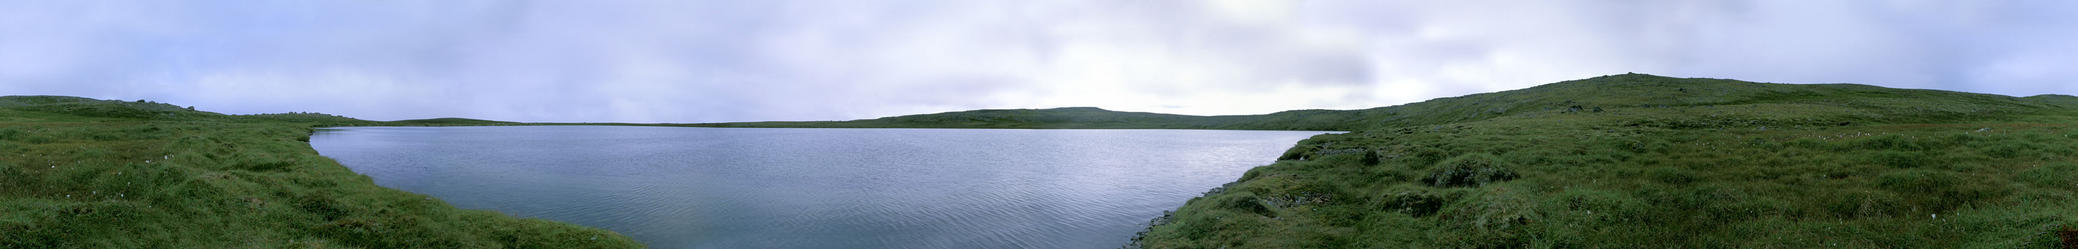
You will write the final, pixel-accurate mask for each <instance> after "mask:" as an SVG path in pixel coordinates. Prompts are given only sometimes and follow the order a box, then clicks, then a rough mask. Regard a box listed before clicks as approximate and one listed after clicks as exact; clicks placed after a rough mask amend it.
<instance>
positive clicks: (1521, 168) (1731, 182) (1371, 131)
mask: <svg viewBox="0 0 2078 249" xmlns="http://www.w3.org/2000/svg"><path fill="white" fill-rule="evenodd" d="M0 107H4V108H0V158H5V159H6V160H0V176H4V178H0V211H6V212H5V213H4V214H0V233H4V234H6V236H0V245H10V246H14V245H19V246H14V247H22V248H85V247H94V248H104V247H146V246H170V247H241V248H247V247H249V248H277V247H295V248H339V247H362V248H399V247H409V248H464V247H466V248H571V247H577V248H623V247H639V246H640V245H639V244H637V243H636V242H634V241H632V240H629V239H628V238H626V237H625V236H620V235H618V234H614V233H612V232H610V231H604V230H599V229H594V228H584V227H579V226H574V225H568V224H562V223H556V222H551V221H543V220H535V219H515V218H512V217H509V216H505V215H501V214H497V213H494V212H489V211H480V210H460V209H455V208H453V207H451V206H448V205H446V204H444V203H441V202H439V201H438V200H436V199H433V198H430V197H425V196H423V195H417V194H412V193H406V192H402V191H397V190H391V189H386V188H381V187H378V186H374V185H373V184H372V182H370V181H369V180H368V179H367V178H366V177H365V176H360V175H358V174H355V173H352V172H351V171H348V170H346V168H345V167H343V166H339V165H338V164H337V163H336V162H333V161H331V160H330V159H327V158H323V157H322V156H318V155H317V154H316V153H315V151H312V150H311V149H310V147H309V144H308V143H307V139H308V136H309V134H310V132H311V131H312V129H314V128H316V127H338V126H475V125H486V126H505V125H632V126H678V127H743V128H781V127H784V128H985V129H1237V130H1332V131H1348V132H1347V133H1339V134H1327V135H1319V136H1315V137H1313V138H1310V139H1307V140H1304V141H1301V142H1300V143H1299V144H1298V145H1296V146H1294V147H1293V148H1291V149H1290V150H1288V151H1287V152H1286V153H1285V154H1284V155H1283V156H1281V157H1280V158H1279V160H1278V161H1277V162H1276V163H1274V164H1271V165H1266V166H1262V167H1257V168H1254V169H1251V170H1249V171H1248V172H1247V173H1246V174H1245V175H1244V176H1243V177H1242V178H1240V179H1238V180H1236V181H1235V182H1233V183H1229V184H1227V185H1225V186H1222V187H1220V188H1216V189H1213V190H1211V191H1208V192H1207V193H1206V194H1205V195H1204V196H1202V197H1198V198H1193V199H1192V200H1190V201H1189V202H1188V203H1187V204H1185V205H1184V206H1182V207H1179V208H1178V209H1177V211H1175V212H1173V213H1169V214H1166V215H1164V216H1163V217H1159V218H1156V219H1154V220H1153V221H1151V222H1150V226H1149V227H1148V229H1147V230H1146V231H1143V232H1142V233H1141V234H1139V235H1137V236H1135V238H1134V240H1133V241H1132V242H1131V243H1130V244H1129V245H1128V247H1141V248H1409V247H1413V248H1526V247H1528V248H1577V247H1586V248H1665V247H1703V248H1720V247H1723V248H1730V247H1740V248H1747V247H1758V248H1803V247H1825V248H1899V247H1904V248H2057V247H2072V246H2078V244H2074V243H2078V241H2074V239H2073V238H2078V97H2072V96H2067V95H2040V96H2031V97H2024V98H2023V97H2010V96H1999V95H1988V94H1972V93H1960V92H1948V91H1935V90H1913V89H1890V88H1882V87H1874V86H1866V85H1852V84H1814V85H1788V84H1768V83H1753V82H1743V81H1735V80H1723V79H1696V78H1669V77H1659V76H1651V75H1636V74H1626V75H1612V76H1604V77H1596V78H1590V79H1583V80H1575V81H1567V82H1559V83H1553V84H1547V85H1543V86H1538V87H1532V88H1528V89H1521V90H1512V91H1503V92H1495V93H1485V94H1474V95H1467V96H1460V97H1451V98H1439V99H1435V100H1429V101H1425V102H1421V103H1413V104H1407V105H1399V106H1388V107H1379V108H1370V109H1362V110H1302V111H1287V112H1279V113H1273V114H1264V115H1235V116H1188V115H1170V114H1155V113H1134V112H1114V111H1108V110H1102V109H1096V108H1056V109H1037V110H1032V109H1018V110H976V111H963V112H948V113H938V114H922V115H910V116H898V117H888V118H880V119H867V120H854V121H817V122H750V123H707V124H626V123H515V122H500V121H488V120H474V119H460V118H440V119H424V120H402V121H387V122H384V121H366V120H358V119H352V118H346V117H340V116H333V115H325V114H314V113H289V114H264V115H222V114H215V113H208V112H199V111H194V110H193V109H184V108H179V107H175V106H171V105H165V104H159V103H150V102H122V101H104V100H90V99H82V98H71V97H49V96H9V97H0ZM9 156H11V157H9ZM153 158H157V159H153ZM68 161H69V163H68ZM37 166H46V167H43V168H39V167H37ZM117 182H121V183H120V184H118V183H117ZM110 194H113V196H110Z"/></svg>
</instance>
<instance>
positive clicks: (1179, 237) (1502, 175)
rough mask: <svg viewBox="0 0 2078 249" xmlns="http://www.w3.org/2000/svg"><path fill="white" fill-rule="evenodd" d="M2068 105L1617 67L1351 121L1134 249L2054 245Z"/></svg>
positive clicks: (2062, 99)
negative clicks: (1610, 72) (1611, 72)
mask: <svg viewBox="0 0 2078 249" xmlns="http://www.w3.org/2000/svg"><path fill="white" fill-rule="evenodd" d="M2070 99H2072V98H2071V97H2069V96H2060V95H2043V96H2037V97H2028V98H2014V97H2006V96H1998V95H1984V94H1970V93H1959V92H1945V91H1932V90H1907V89H1887V88H1880V87H1872V86H1863V85H1844V84H1835V85H1786V84H1765V83H1750V82H1739V81H1730V80H1715V79H1681V78H1666V77H1658V76H1649V75H1618V76H1608V77H1599V78H1593V79H1586V80H1578V81H1568V82H1560V83H1555V84H1549V85H1544V86H1538V87H1533V88H1528V89H1523V90H1515V91H1505V92H1498V93H1488V94H1477V95H1470V96H1464V97H1456V98H1444V99H1437V100H1431V101H1428V102H1422V103H1416V104H1409V105H1403V106H1395V107H1386V108H1376V109H1367V110H1357V111H1353V112H1359V113H1366V115H1367V116H1366V117H1364V118H1358V119H1360V120H1368V122H1367V123H1366V124H1363V125H1351V126H1347V127H1343V128H1348V129H1349V130H1350V131H1351V132H1349V133H1344V134H1331V135H1320V136H1316V137H1314V138H1311V139H1307V140H1305V141H1302V142H1300V144H1299V145H1298V146H1296V147H1294V148H1292V149H1291V150H1290V151H1288V152H1287V153H1286V154H1285V155H1284V156H1283V157H1282V158H1281V160H1279V161H1278V162H1277V163H1275V164H1272V165H1268V166H1263V167H1258V168H1255V169H1252V170H1250V171H1249V172H1247V174H1245V175H1244V176H1243V177H1242V178H1241V179H1239V180H1238V181H1236V182H1234V183H1230V184H1228V185H1227V186H1225V187H1223V188H1220V189H1216V190H1214V191H1210V192H1208V193H1206V195H1205V196H1203V197H1198V198H1194V199H1192V200H1191V201H1189V203H1188V204H1186V205H1184V206H1183V207H1180V208H1178V209H1177V210H1176V211H1175V212H1173V213H1171V214H1169V215H1168V216H1166V217H1162V218H1159V219H1156V220H1155V222H1154V223H1155V224H1157V225H1155V226H1152V227H1150V228H1149V229H1148V230H1147V231H1145V232H1144V233H1143V234H1142V236H1141V237H1140V238H1137V239H1136V241H1135V242H1134V244H1132V245H1130V247H1144V248H2059V247H2061V246H2059V243H2069V242H2067V241H2062V240H2063V239H2060V238H2058V236H2059V235H2058V234H2059V233H2073V232H2069V231H2071V230H2072V229H2073V228H2078V192H2074V191H2078V109H2074V108H2078V105H2072V104H2071V103H2073V102H2072V101H2071V100H2070ZM1574 106H1580V107H1581V108H1579V109H1577V110H1576V109H1574V108H1573V107H1574ZM1596 107H1599V108H1600V109H1602V110H1603V111H1601V112H1594V111H1593V110H1594V109H1595V108H1596ZM1294 199H1298V200H1309V201H1301V202H1292V201H1287V200H1294Z"/></svg>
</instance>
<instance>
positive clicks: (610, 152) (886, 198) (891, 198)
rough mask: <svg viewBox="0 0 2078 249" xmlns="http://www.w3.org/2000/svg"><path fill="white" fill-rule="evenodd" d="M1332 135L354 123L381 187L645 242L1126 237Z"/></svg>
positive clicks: (1117, 240)
mask: <svg viewBox="0 0 2078 249" xmlns="http://www.w3.org/2000/svg"><path fill="white" fill-rule="evenodd" d="M1322 133H1323V132H1283V131H1204V130H973V129H730V128H677V127H626V126H520V127H358V128H337V129H323V130H321V131H319V132H318V133H317V134H316V135H314V136H313V137H311V140H310V144H311V146H312V147H315V148H316V149H317V150H318V152H319V153H321V154H324V155H325V156H327V157H331V158H333V159H337V160H338V161H339V162H340V163H342V164H345V165H346V166H347V167H348V168H352V169H353V170H354V171H355V172H359V173H361V174H365V175H368V176H369V177H373V178H374V179H375V183H376V184H379V185H382V186H385V187H390V188H396V189H402V190H405V191H411V192H416V193H421V194H426V195H431V196H433V197H438V198H441V199H443V200H446V201H447V202H448V203H450V204H453V205H455V206H459V207H462V208H470V209H489V210H497V211H499V212H504V213H507V214H512V215H515V216H522V217H534V218H543V219H549V220H556V221H563V222H570V223H575V224H580V225H586V226H592V227H599V228H605V229H608V230H613V231H616V232H620V233H622V234H626V235H628V236H631V237H634V238H635V239H636V240H640V241H642V242H643V243H646V244H648V245H649V246H650V247H651V248H1117V247H1118V246H1120V245H1123V244H1124V243H1125V242H1126V240H1127V238H1130V237H1132V234H1133V233H1134V232H1138V231H1139V230H1140V229H1142V228H1143V227H1144V226H1145V225H1146V223H1147V221H1148V219H1151V218H1154V217H1156V216H1160V215H1161V213H1162V211H1164V210H1171V209H1174V208H1176V207H1178V206H1181V205H1182V204H1183V202H1184V201H1185V200H1188V199H1190V198H1191V197H1194V196H1197V195H1199V194H1201V193H1203V192H1204V191H1205V190H1208V189H1211V188H1213V187H1216V186H1219V185H1220V184H1223V183H1226V182H1231V181H1233V180H1234V179H1237V178H1239V177H1240V176H1241V173H1243V172H1245V171H1247V170H1248V169H1249V168H1250V167H1254V166H1259V165H1265V164H1269V163H1271V162H1273V161H1274V160H1275V159H1276V158H1277V156H1278V155H1279V154H1280V153H1282V152H1283V151H1284V150H1285V149H1286V148H1289V147H1291V146H1292V145H1293V144H1294V143H1296V142H1298V141H1299V140H1301V139H1305V138H1306V137H1308V136H1312V135H1316V134H1322Z"/></svg>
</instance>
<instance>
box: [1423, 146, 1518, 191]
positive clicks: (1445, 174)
mask: <svg viewBox="0 0 2078 249" xmlns="http://www.w3.org/2000/svg"><path fill="white" fill-rule="evenodd" d="M1516 177H1518V175H1516V173H1515V170H1513V169H1509V166H1508V165H1507V163H1506V162H1505V161H1502V160H1501V159H1500V158H1499V157H1495V156H1494V155H1493V154H1487V153H1471V154H1465V155H1460V156H1457V157H1452V158H1450V159H1446V160H1443V162H1440V163H1437V164H1436V166H1435V167H1432V168H1431V169H1430V170H1429V175H1428V176H1427V177H1423V178H1422V179H1421V181H1422V182H1423V183H1428V184H1429V185H1430V186H1437V187H1477V186H1480V185H1486V184H1489V183H1496V182H1501V181H1507V180H1513V179H1515V178H1516Z"/></svg>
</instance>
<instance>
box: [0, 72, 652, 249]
mask: <svg viewBox="0 0 2078 249" xmlns="http://www.w3.org/2000/svg"><path fill="white" fill-rule="evenodd" d="M408 124H411V123H405V124H399V123H390V122H375V121H364V120H357V119H351V118H345V117H339V116H332V115H324V114H311V113H289V114H266V115H222V114H216V113H209V112H201V111H195V110H192V109H189V108H181V107H175V106H172V105H166V104H159V103H150V102H125V101H106V100H92V99H84V98H73V97H53V96H8V97H0V248H633V247H641V245H640V244H638V243H636V242H635V241H633V240H631V239H629V238H627V237H625V236H621V235H619V234H616V233H613V232H610V231H605V230H600V229H595V228H586V227H580V226H575V225H570V224H563V223H557V222H552V221H545V220H539V219H520V218H514V217H511V216H507V215H504V214H499V213H496V212H491V211H483V210H463V209H457V208H454V207H452V206H449V205H447V204H446V203H444V202H441V201H440V200H438V199H434V198H432V197H427V196H424V195H419V194H413V193H408V192H403V191H398V190H393V189H387V188H382V187H379V186H376V185H375V184H374V183H373V182H372V181H370V179H368V178H367V177H366V176H362V175H360V174H356V173H354V172H351V171H349V170H348V169H347V168H346V167H343V166H340V165H339V164H338V163H336V162H333V161H332V160H331V159H328V158H325V157H322V156H319V155H318V154H317V152H316V151H314V150H312V149H311V148H310V146H309V144H307V143H306V142H307V141H308V139H309V134H310V133H311V131H312V130H311V128H312V127H315V126H339V125H408Z"/></svg>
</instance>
